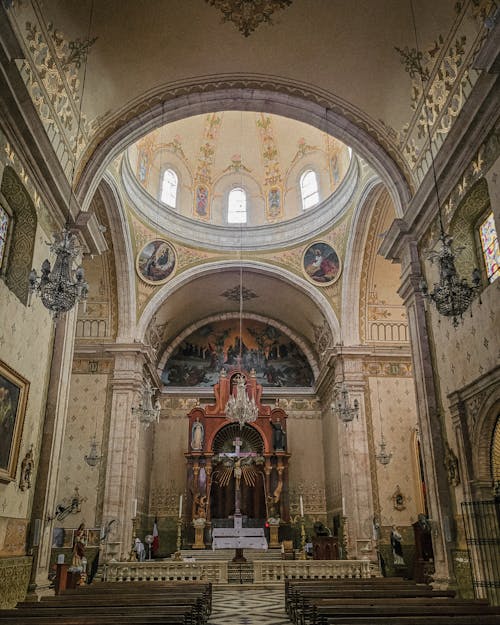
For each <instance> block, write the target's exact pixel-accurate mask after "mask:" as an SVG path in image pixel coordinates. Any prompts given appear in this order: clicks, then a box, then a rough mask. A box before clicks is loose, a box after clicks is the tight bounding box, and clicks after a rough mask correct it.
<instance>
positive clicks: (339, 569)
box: [253, 560, 372, 582]
mask: <svg viewBox="0 0 500 625" xmlns="http://www.w3.org/2000/svg"><path fill="white" fill-rule="evenodd" d="M253 566H254V580H255V581H256V582H279V581H284V580H285V579H335V578H358V579H361V578H362V579H367V578H369V577H371V576H372V572H371V570H370V562H369V561H368V560H283V561H281V562H280V561H276V562H272V561H266V560H256V561H255V562H254V563H253Z"/></svg>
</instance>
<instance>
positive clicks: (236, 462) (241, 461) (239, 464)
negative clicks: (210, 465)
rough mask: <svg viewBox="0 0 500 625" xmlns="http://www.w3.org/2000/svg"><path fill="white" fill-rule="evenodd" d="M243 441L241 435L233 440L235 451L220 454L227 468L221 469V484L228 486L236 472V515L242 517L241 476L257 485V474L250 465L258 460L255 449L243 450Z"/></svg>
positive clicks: (249, 482) (247, 481)
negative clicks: (255, 474)
mask: <svg viewBox="0 0 500 625" xmlns="http://www.w3.org/2000/svg"><path fill="white" fill-rule="evenodd" d="M242 443H243V441H242V440H241V438H240V437H239V436H237V437H236V438H235V440H234V441H233V447H234V449H235V450H234V452H227V453H221V454H219V455H220V456H221V457H222V458H224V459H223V460H222V462H223V464H224V467H226V469H221V470H220V479H219V483H220V484H221V486H227V484H228V483H229V479H230V478H231V474H234V482H235V483H234V516H235V517H241V478H242V476H243V477H244V479H245V482H246V483H247V484H251V485H252V486H254V485H255V476H254V475H252V474H253V473H254V471H253V469H250V465H251V464H252V463H253V461H254V459H255V460H257V454H256V453H255V452H254V451H241V446H242Z"/></svg>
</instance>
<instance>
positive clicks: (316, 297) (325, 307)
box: [135, 260, 340, 341]
mask: <svg viewBox="0 0 500 625" xmlns="http://www.w3.org/2000/svg"><path fill="white" fill-rule="evenodd" d="M240 267H243V269H244V270H245V271H249V270H250V271H254V272H256V273H261V274H264V275H265V274H267V275H270V276H273V277H277V278H279V279H280V280H282V281H283V282H285V283H287V284H290V285H292V286H293V287H295V288H297V289H298V290H299V291H302V292H303V293H305V294H306V295H307V296H308V298H309V299H310V300H311V301H312V302H313V303H314V304H315V306H316V307H317V308H318V309H319V310H320V311H321V313H322V315H323V317H324V319H325V320H326V322H327V324H328V326H329V328H330V331H331V333H332V335H333V337H334V338H335V337H339V336H340V326H339V321H338V319H337V317H336V315H335V312H334V311H333V309H332V307H331V306H330V303H329V302H328V300H327V299H326V297H325V296H324V295H323V294H322V293H321V292H319V291H318V289H315V288H314V287H311V285H310V284H309V283H308V282H307V281H306V280H305V279H304V278H301V277H299V276H297V275H295V274H293V273H292V272H291V271H288V270H286V269H283V268H282V267H275V266H273V265H268V264H266V263H263V262H260V261H250V260H243V261H241V262H235V261H234V260H227V261H218V262H210V263H205V264H204V265H201V266H197V267H192V268H190V269H188V270H187V271H184V272H183V273H181V274H179V275H178V276H175V277H174V278H173V279H172V280H171V281H170V282H167V283H166V284H165V285H164V286H163V287H162V288H161V289H159V290H158V291H157V292H156V293H155V294H154V296H153V297H152V298H151V299H150V300H149V302H148V303H147V305H146V306H145V308H144V310H143V313H142V315H141V318H140V319H139V320H138V323H137V329H136V334H135V340H137V341H142V340H143V338H144V336H145V334H146V330H147V328H148V326H149V324H150V323H151V320H152V319H153V317H154V314H155V312H156V311H157V310H158V308H159V307H160V306H161V305H162V304H163V303H164V302H165V301H166V300H167V299H168V298H169V297H170V295H171V294H172V293H174V292H175V291H177V290H178V289H180V288H182V287H183V286H186V285H187V284H189V282H191V281H192V280H193V279H195V278H199V277H202V276H205V275H207V274H211V273H212V272H217V271H221V270H228V269H239V268H240Z"/></svg>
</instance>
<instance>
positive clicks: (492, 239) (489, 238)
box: [479, 213, 500, 282]
mask: <svg viewBox="0 0 500 625" xmlns="http://www.w3.org/2000/svg"><path fill="white" fill-rule="evenodd" d="M479 236H480V237H481V247H482V248H483V256H484V264H485V265H486V275H487V276H488V280H489V281H490V282H493V281H494V280H496V279H497V278H498V276H500V248H499V246H498V236H497V229H496V228H495V219H494V217H493V213H490V214H489V215H488V217H486V219H485V220H484V221H483V223H482V224H481V225H480V226H479Z"/></svg>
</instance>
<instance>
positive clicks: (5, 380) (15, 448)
mask: <svg viewBox="0 0 500 625" xmlns="http://www.w3.org/2000/svg"><path fill="white" fill-rule="evenodd" d="M28 390H29V382H28V380H26V379H25V378H23V376H22V375H20V374H19V373H17V372H16V371H14V369H12V368H11V367H9V365H7V364H6V363H4V362H3V361H1V360H0V481H2V482H12V481H14V480H15V479H16V472H17V461H18V458H19V448H20V446H21V436H22V433H23V425H24V416H25V413H26V403H27V401H28Z"/></svg>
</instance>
